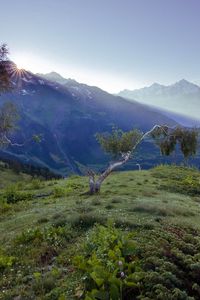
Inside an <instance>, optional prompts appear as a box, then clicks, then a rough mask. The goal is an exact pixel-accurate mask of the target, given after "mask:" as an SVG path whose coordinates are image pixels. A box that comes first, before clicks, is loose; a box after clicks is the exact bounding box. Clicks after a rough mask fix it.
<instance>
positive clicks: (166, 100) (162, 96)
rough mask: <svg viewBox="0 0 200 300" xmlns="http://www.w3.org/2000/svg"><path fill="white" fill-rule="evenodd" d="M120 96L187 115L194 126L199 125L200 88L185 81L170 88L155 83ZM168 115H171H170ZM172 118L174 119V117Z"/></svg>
mask: <svg viewBox="0 0 200 300" xmlns="http://www.w3.org/2000/svg"><path fill="white" fill-rule="evenodd" d="M119 95H120V96H121V97H125V98H128V99H132V100H136V101H139V102H141V103H145V104H148V105H153V106H155V107H160V108H162V109H165V110H167V111H172V112H173V113H177V114H182V115H183V116H184V115H185V116H186V117H190V118H193V126H194V125H199V122H200V118H199V113H200V87H199V86H198V85H196V84H193V83H191V82H189V81H187V80H185V79H182V80H180V81H178V82H176V83H174V84H171V85H168V86H165V85H162V84H158V83H154V84H152V85H151V86H149V87H144V88H141V89H136V90H132V91H131V90H124V91H121V92H120V93H119ZM163 112H164V111H163ZM168 115H170V114H169V113H168ZM171 117H172V118H173V115H171ZM180 117H181V116H180ZM190 121H191V120H190Z"/></svg>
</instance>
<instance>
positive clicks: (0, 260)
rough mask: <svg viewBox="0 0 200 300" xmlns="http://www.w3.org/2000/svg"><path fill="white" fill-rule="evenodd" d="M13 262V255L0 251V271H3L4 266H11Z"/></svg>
mask: <svg viewBox="0 0 200 300" xmlns="http://www.w3.org/2000/svg"><path fill="white" fill-rule="evenodd" d="M14 262H15V257H14V256H8V255H4V254H3V253H2V252H0V272H3V271H4V270H5V269H6V268H11V267H12V265H13V264H14Z"/></svg>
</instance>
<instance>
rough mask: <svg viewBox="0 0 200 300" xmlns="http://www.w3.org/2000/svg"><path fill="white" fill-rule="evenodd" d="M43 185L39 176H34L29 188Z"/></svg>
mask: <svg viewBox="0 0 200 300" xmlns="http://www.w3.org/2000/svg"><path fill="white" fill-rule="evenodd" d="M42 187H43V182H42V181H41V180H40V179H39V178H34V179H32V181H31V184H30V189H33V190H38V189H41V188H42Z"/></svg>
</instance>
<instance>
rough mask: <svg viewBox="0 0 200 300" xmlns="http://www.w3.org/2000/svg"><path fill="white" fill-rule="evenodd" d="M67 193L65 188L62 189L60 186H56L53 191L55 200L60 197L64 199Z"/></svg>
mask: <svg viewBox="0 0 200 300" xmlns="http://www.w3.org/2000/svg"><path fill="white" fill-rule="evenodd" d="M65 194H66V191H65V189H64V188H62V187H60V186H56V187H54V189H53V197H54V198H59V197H63V196H65Z"/></svg>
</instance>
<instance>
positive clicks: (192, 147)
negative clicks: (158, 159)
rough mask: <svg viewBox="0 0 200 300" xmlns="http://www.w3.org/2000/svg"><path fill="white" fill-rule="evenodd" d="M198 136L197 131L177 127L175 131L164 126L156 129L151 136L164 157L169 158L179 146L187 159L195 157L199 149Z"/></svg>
mask: <svg viewBox="0 0 200 300" xmlns="http://www.w3.org/2000/svg"><path fill="white" fill-rule="evenodd" d="M198 135H199V131H198V130H197V129H194V128H192V129H186V128H182V127H176V128H174V129H171V128H168V127H167V126H162V127H160V128H157V129H155V130H154V131H153V132H152V133H151V136H152V138H153V139H155V141H156V143H157V145H158V146H159V147H160V151H161V153H162V155H167V156H169V155H170V154H171V153H173V152H174V151H175V149H176V146H177V145H179V147H180V150H181V152H182V153H183V155H184V157H185V158H188V157H190V156H193V155H195V154H196V152H197V148H198Z"/></svg>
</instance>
